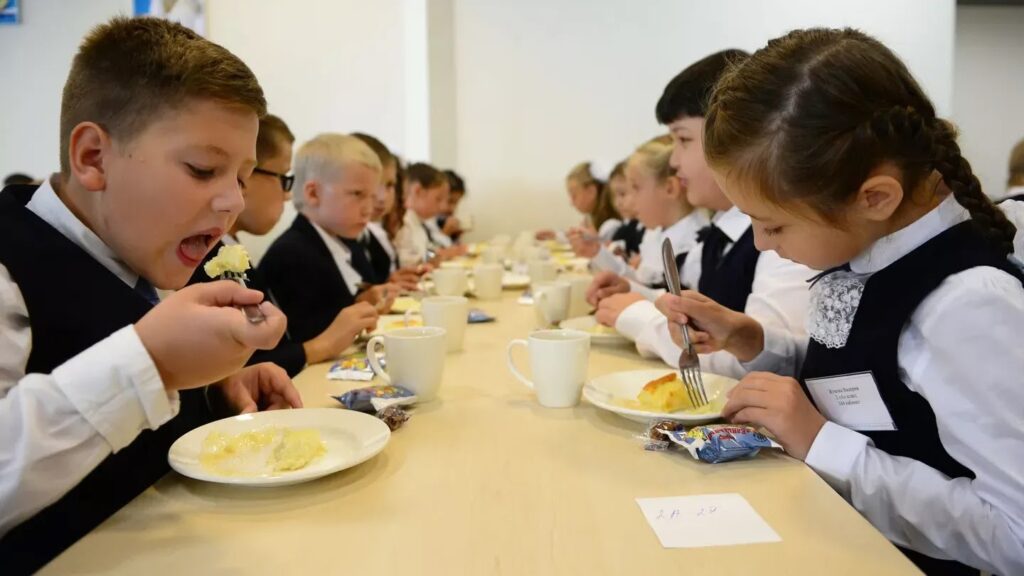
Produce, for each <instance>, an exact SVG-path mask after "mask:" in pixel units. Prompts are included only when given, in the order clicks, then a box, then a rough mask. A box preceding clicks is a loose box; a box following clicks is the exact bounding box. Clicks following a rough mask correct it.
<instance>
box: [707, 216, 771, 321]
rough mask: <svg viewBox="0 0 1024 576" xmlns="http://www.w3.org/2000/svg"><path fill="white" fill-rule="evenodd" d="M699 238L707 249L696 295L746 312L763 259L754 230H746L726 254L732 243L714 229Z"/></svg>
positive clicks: (709, 229)
mask: <svg viewBox="0 0 1024 576" xmlns="http://www.w3.org/2000/svg"><path fill="white" fill-rule="evenodd" d="M697 238H698V241H700V242H702V243H703V245H704V246H703V249H702V252H701V266H700V280H698V282H697V291H698V292H700V293H701V294H703V295H705V296H707V297H708V298H711V299H712V300H714V301H715V302H718V303H719V304H721V305H722V306H725V307H726V308H729V309H731V310H735V311H737V312H743V310H744V309H745V308H746V307H747V297H748V296H750V291H751V290H752V289H753V286H754V272H755V270H756V269H757V259H758V258H760V257H761V253H760V252H758V250H757V248H756V247H755V246H754V228H753V227H749V228H747V231H746V232H744V233H743V235H742V236H740V237H739V239H738V240H736V242H733V243H732V248H729V251H728V252H726V253H725V254H722V251H723V250H724V249H725V248H726V247H727V246H728V244H729V239H728V237H727V236H726V235H725V233H724V232H722V231H721V230H719V229H718V228H717V227H715V226H714V225H711V226H708V227H705V228H703V229H701V231H700V232H699V233H698V235H697Z"/></svg>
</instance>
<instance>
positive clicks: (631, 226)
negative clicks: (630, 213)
mask: <svg viewBox="0 0 1024 576" xmlns="http://www.w3.org/2000/svg"><path fill="white" fill-rule="evenodd" d="M643 237H644V229H643V226H641V225H640V221H639V220H636V219H635V218H634V219H630V220H626V221H625V222H623V223H622V226H619V229H618V230H616V231H615V234H613V235H612V241H622V242H624V243H625V244H626V255H627V257H629V256H633V255H634V254H637V253H639V252H640V241H641V240H643Z"/></svg>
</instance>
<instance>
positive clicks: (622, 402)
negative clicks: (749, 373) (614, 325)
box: [583, 369, 736, 424]
mask: <svg viewBox="0 0 1024 576" xmlns="http://www.w3.org/2000/svg"><path fill="white" fill-rule="evenodd" d="M703 380H704V390H705V392H707V395H708V400H709V401H710V402H709V403H708V404H706V405H704V406H701V407H699V408H695V407H694V406H693V403H692V402H691V401H690V398H689V395H688V394H687V393H686V388H685V387H684V386H683V382H682V380H680V379H679V372H678V371H672V370H670V369H655V370H632V371H629V372H615V373H613V374H608V375H605V376H601V377H599V378H595V379H593V380H591V381H590V382H589V383H587V385H586V386H584V387H583V397H584V398H586V399H587V400H588V401H589V402H590V403H591V404H593V405H595V406H597V407H598V408H602V409H604V410H608V411H609V412H614V413H616V414H618V415H619V416H622V417H623V418H628V419H629V420H634V421H637V422H649V421H651V420H655V419H658V420H676V421H678V422H684V423H686V424H703V423H705V422H711V421H713V420H718V419H720V418H721V417H722V408H723V407H724V406H725V401H726V396H725V395H726V393H727V392H728V391H729V389H731V388H732V387H733V386H735V385H736V380H734V379H733V378H729V377H728V376H719V375H718V374H709V373H708V372H704V374H703Z"/></svg>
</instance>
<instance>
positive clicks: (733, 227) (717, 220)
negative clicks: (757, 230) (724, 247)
mask: <svg viewBox="0 0 1024 576" xmlns="http://www.w3.org/2000/svg"><path fill="white" fill-rule="evenodd" d="M711 222H712V223H713V224H714V225H715V226H717V227H718V229H719V230H721V231H722V232H724V233H725V235H726V236H728V237H729V240H732V241H733V242H736V241H737V240H739V239H740V236H743V234H744V233H745V232H746V231H747V228H750V216H747V215H746V214H744V213H743V212H740V209H739V208H737V207H735V206H733V207H732V208H729V209H728V210H726V211H725V212H719V213H717V214H715V217H714V218H712V219H711Z"/></svg>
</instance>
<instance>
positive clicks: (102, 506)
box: [0, 186, 210, 574]
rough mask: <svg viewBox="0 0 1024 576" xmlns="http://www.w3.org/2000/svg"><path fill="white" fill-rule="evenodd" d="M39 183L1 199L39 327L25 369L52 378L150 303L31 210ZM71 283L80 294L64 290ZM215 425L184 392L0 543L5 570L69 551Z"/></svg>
mask: <svg viewBox="0 0 1024 576" xmlns="http://www.w3.org/2000/svg"><path fill="white" fill-rule="evenodd" d="M34 191H35V187H34V186H11V187H8V188H5V189H4V191H3V192H2V193H0V262H2V263H3V265H4V266H5V267H6V268H7V270H8V272H9V273H10V275H11V278H12V279H13V280H14V282H15V283H17V285H18V288H19V289H20V291H21V294H22V297H23V298H24V300H25V305H26V307H27V309H28V313H29V321H30V324H31V328H32V352H31V354H30V356H29V359H28V364H27V366H26V373H49V372H51V371H53V369H54V368H56V367H57V366H59V365H60V364H62V363H64V362H65V361H67V360H68V359H70V358H71V357H73V356H75V355H76V354H78V353H80V352H82V351H83V350H85V349H86V348H88V347H90V346H92V345H93V344H95V343H97V342H99V341H100V340H102V339H104V338H106V337H107V336H109V335H110V334H112V333H113V332H116V331H117V330H119V329H121V328H123V327H125V326H127V325H129V324H133V323H135V322H136V321H138V320H139V318H141V317H142V316H143V315H144V314H145V313H146V312H147V311H149V309H150V308H151V305H150V303H149V302H147V301H146V300H145V299H144V298H143V297H142V296H141V295H139V294H138V293H136V292H135V290H133V289H132V287H130V286H128V285H127V284H125V283H124V282H123V281H121V279H120V278H118V277H117V276H115V275H114V274H113V273H111V272H110V271H109V270H107V269H106V268H105V267H103V265H102V264H100V263H99V262H97V261H96V260H94V259H93V258H92V257H91V256H89V254H88V253H86V252H85V251H84V250H82V249H81V248H79V247H78V246H77V245H76V244H74V243H73V242H71V241H70V240H68V239H67V238H66V237H65V236H64V235H63V234H61V233H60V232H59V231H57V230H56V229H54V228H53V227H52V226H50V225H49V224H47V223H46V222H45V221H43V220H42V219H41V218H39V217H38V216H36V215H35V214H34V213H33V212H31V211H30V210H28V209H27V208H26V207H25V205H26V204H27V203H28V201H29V200H30V199H31V197H32V194H33V193H34ZM71 283H73V284H74V287H75V289H74V291H71V290H69V289H68V288H67V286H68V285H69V284H71ZM209 419H210V414H209V411H208V410H207V407H206V401H205V399H204V397H203V392H202V390H194V391H190V392H183V393H182V394H181V412H180V413H179V414H178V416H177V417H175V418H173V419H172V420H171V421H170V422H167V423H165V424H164V425H163V426H161V427H160V428H159V429H157V430H155V431H149V430H147V431H144V432H142V433H141V434H139V436H138V437H137V438H136V439H135V441H134V442H132V443H131V444H130V445H129V446H127V447H125V448H123V449H122V450H120V451H119V452H117V453H116V454H112V455H110V456H108V457H107V458H106V459H105V460H104V461H103V462H102V463H100V465H99V466H97V467H96V468H95V469H94V470H93V471H92V472H90V473H89V474H88V475H87V476H86V477H85V478H84V479H83V480H82V481H81V482H79V483H78V485H76V486H75V487H74V488H72V489H71V491H70V492H68V493H67V494H65V495H64V496H63V497H61V498H60V499H59V500H58V501H57V502H55V503H53V504H51V505H50V506H48V507H47V508H45V509H43V510H41V511H40V512H38V513H37V514H36V515H35V516H33V517H31V518H29V519H28V520H26V521H24V522H22V523H21V524H19V525H18V526H16V527H14V529H12V530H11V531H10V532H8V533H7V534H6V535H4V536H3V538H2V539H0V559H2V560H0V565H2V566H3V569H2V570H0V571H2V572H3V573H4V574H20V573H30V572H33V571H35V570H38V569H39V568H41V567H42V566H43V565H44V564H45V563H46V562H48V561H49V560H51V559H53V558H54V557H55V556H57V555H58V554H60V553H61V552H63V551H64V550H65V549H66V548H68V547H69V546H70V545H71V544H73V543H75V541H77V540H78V539H79V538H81V537H82V536H84V535H85V534H86V533H88V532H89V531H90V530H92V529H93V528H95V527H96V526H98V525H99V524H100V523H101V522H103V521H104V520H106V519H107V518H108V517H109V516H111V515H112V514H113V513H114V512H117V511H118V510H119V509H120V508H121V507H122V506H124V505H125V504H127V503H128V502H129V501H131V500H132V499H133V498H135V497H136V496H138V495H139V494H140V493H142V492H143V491H144V490H145V489H146V488H148V487H149V486H150V485H152V484H153V483H154V482H156V481H157V480H158V479H159V478H160V477H161V476H163V475H164V474H166V473H167V472H168V471H169V470H170V468H169V466H168V464H167V450H168V449H169V448H170V446H171V444H172V443H173V442H174V440H176V439H177V438H178V437H179V436H181V435H182V434H184V433H185V432H187V431H188V430H191V429H192V428H194V427H196V426H198V425H200V424H203V423H205V422H206V421H208V420H209Z"/></svg>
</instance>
